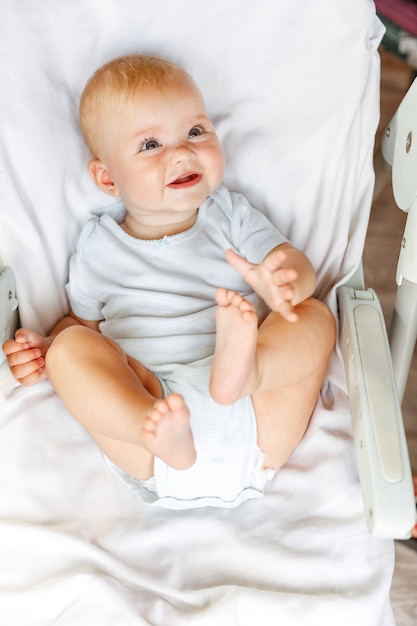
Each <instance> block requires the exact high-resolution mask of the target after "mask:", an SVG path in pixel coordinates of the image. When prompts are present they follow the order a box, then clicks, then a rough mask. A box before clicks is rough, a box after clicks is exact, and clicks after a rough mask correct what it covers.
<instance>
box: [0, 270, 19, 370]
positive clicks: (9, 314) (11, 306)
mask: <svg viewBox="0 0 417 626" xmlns="http://www.w3.org/2000/svg"><path fill="white" fill-rule="evenodd" d="M18 322H19V320H18V302H17V298H16V281H15V277H14V273H13V270H12V269H11V268H10V267H5V266H2V265H1V262H0V364H1V363H3V361H4V360H5V358H6V357H5V355H4V352H3V350H1V346H2V345H3V342H4V341H5V340H6V339H9V338H10V337H13V336H14V333H15V331H16V329H17V327H18Z"/></svg>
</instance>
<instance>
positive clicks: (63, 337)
mask: <svg viewBox="0 0 417 626" xmlns="http://www.w3.org/2000/svg"><path fill="white" fill-rule="evenodd" d="M94 332H95V331H93V330H91V329H90V328H87V327H85V326H81V325H78V324H77V325H74V326H68V328H64V329H63V330H62V331H61V332H60V333H59V334H58V335H57V336H56V337H55V339H54V340H53V342H52V343H51V345H50V347H49V349H48V352H47V353H46V357H45V361H46V367H47V368H48V367H51V366H52V367H54V366H55V364H57V363H58V364H63V363H66V362H68V359H69V358H71V356H72V355H79V354H80V352H81V349H85V347H86V345H87V344H88V343H89V340H90V335H91V333H94ZM95 334H97V333H95Z"/></svg>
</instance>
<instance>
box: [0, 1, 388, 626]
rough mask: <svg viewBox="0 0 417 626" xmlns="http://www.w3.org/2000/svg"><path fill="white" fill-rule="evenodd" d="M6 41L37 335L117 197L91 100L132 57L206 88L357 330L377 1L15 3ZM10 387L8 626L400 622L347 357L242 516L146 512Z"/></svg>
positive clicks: (79, 434) (47, 409)
mask: <svg viewBox="0 0 417 626" xmlns="http://www.w3.org/2000/svg"><path fill="white" fill-rule="evenodd" d="M0 29H1V32H0V35H1V36H0V58H1V66H0V76H1V89H0V125H1V142H0V181H1V184H0V198H1V204H0V207H1V208H0V256H1V257H2V258H3V260H4V261H5V262H6V263H7V264H9V265H11V266H12V267H13V268H14V271H15V274H16V278H17V288H18V299H19V304H20V314H21V319H22V324H24V325H27V326H30V327H33V328H35V329H37V330H38V331H41V332H47V330H48V329H49V328H50V327H51V326H52V325H53V324H54V323H55V321H56V320H57V319H58V318H59V317H60V316H61V315H62V314H63V313H64V312H65V311H66V310H67V302H66V299H65V291H64V284H65V281H66V276H67V264H68V257H69V255H70V253H71V252H72V250H73V248H74V245H75V241H76V237H77V235H78V232H79V230H80V227H81V225H82V223H83V221H84V220H85V218H86V215H87V213H88V211H89V210H91V209H92V208H97V207H99V206H101V205H103V203H104V202H105V201H106V198H105V197H104V196H103V195H102V194H101V193H100V192H99V191H97V190H96V189H95V188H94V186H93V183H92V182H91V181H90V179H89V176H88V174H87V172H86V163H87V159H88V155H87V151H86V148H85V147H84V144H83V141H82V138H81V136H80V132H79V129H78V125H77V105H78V99H79V95H80V93H81V90H82V88H83V86H84V84H85V81H86V80H87V78H88V76H89V75H90V74H91V72H92V71H93V70H94V69H95V68H96V67H98V66H99V65H100V64H102V63H103V62H104V61H106V60H108V59H110V58H112V57H114V56H117V55H120V54H125V53H129V52H133V51H140V52H151V53H156V54H159V55H161V56H167V57H169V58H171V59H172V60H174V61H176V62H178V63H180V64H182V65H183V66H184V67H185V68H186V69H187V70H188V71H189V72H190V73H191V74H192V75H193V76H194V78H195V79H196V81H197V82H198V83H199V85H200V86H201V89H202V91H203V93H204V95H205V98H206V100H207V104H208V109H209V111H210V113H211V115H212V117H213V119H214V121H215V123H216V126H217V129H218V133H219V136H220V138H221V140H222V142H223V146H224V149H225V152H226V158H227V162H228V167H227V174H226V183H227V184H228V185H229V187H230V188H232V189H236V190H240V191H243V192H245V193H246V195H247V196H248V197H249V199H250V200H251V201H252V203H253V204H255V205H256V206H258V207H259V208H260V209H262V210H264V211H265V212H266V213H267V214H268V215H269V217H270V218H271V219H272V221H274V222H275V223H276V224H277V225H278V226H279V228H280V230H281V231H282V232H283V233H284V234H286V235H287V236H288V237H289V238H290V239H291V240H292V241H293V243H294V244H295V245H297V246H299V247H301V248H303V249H304V250H305V251H306V252H307V254H308V255H309V256H310V258H311V259H312V261H313V263H314V265H315V267H316V269H317V273H318V277H319V287H318V291H317V295H319V296H320V297H322V298H324V299H326V301H327V302H328V304H329V305H330V307H331V308H332V310H333V312H334V313H335V314H336V304H335V287H336V285H337V284H339V283H340V282H342V281H343V280H344V279H345V278H346V277H347V276H349V275H350V274H351V273H352V272H353V270H354V269H355V268H356V266H357V265H358V263H359V261H360V258H361V255H362V248H363V242H364V238H365V234H366V226H367V222H368V215H369V209H370V203H371V195H372V185H373V172H372V150H373V139H374V134H375V130H376V126H377V122H378V91H379V90H378V88H379V59H378V55H377V51H376V49H377V46H378V43H379V41H380V38H381V35H382V33H381V26H380V24H379V22H378V20H377V19H376V18H375V10H374V5H373V2H371V1H370V0H349V2H346V0H315V2H311V0H280V1H279V2H277V1H276V0H260V1H259V2H253V1H251V0H227V2H225V1H224V0H206V1H205V2H202V1H201V0H194V1H193V2H191V0H172V1H170V2H168V1H166V2H163V1H162V0H154V2H151V3H150V2H146V1H145V0H71V1H66V2H65V1H64V0H61V1H59V2H58V0H55V1H54V0H36V2H34V1H33V0H19V1H17V0H3V2H2V11H1V24H0ZM110 201H111V200H108V202H110ZM0 389H1V392H0V489H1V492H0V493H1V497H0V565H1V567H0V623H1V624H4V625H5V626H6V625H7V626H49V625H55V624H56V625H59V626H70V625H71V626H91V625H96V624H97V625H100V626H116V625H119V624H120V625H123V626H125V625H129V626H130V625H132V626H133V625H134V626H138V625H142V624H154V625H157V626H162V625H164V626H165V625H167V626H176V625H177V624H178V625H185V624H187V625H192V626H206V625H209V626H212V625H214V624H215V625H216V626H222V625H225V626H229V625H230V626H231V625H239V626H253V625H254V624H257V623H263V624H283V625H284V626H293V625H296V626H299V625H306V626H307V625H308V626H316V625H317V626H319V625H320V626H321V625H323V624H328V623H329V624H330V623H332V624H338V625H339V626H348V625H349V626H351V625H352V624H354V625H355V626H361V625H363V626H392V624H393V618H392V612H391V608H390V604H389V588H390V582H391V576H392V569H393V545H392V542H391V541H386V540H382V539H377V538H375V537H371V536H370V535H369V534H368V533H367V530H366V528H365V522H364V516H363V508H362V501H361V494H360V489H359V485H358V478H357V470H356V464H355V456H354V449H353V442H352V434H351V424H350V415H349V410H348V403H347V399H346V395H345V383H344V376H343V369H342V365H341V358H340V355H339V353H338V351H335V354H334V356H333V358H332V361H331V365H330V367H329V372H328V378H327V381H326V384H325V386H324V389H323V393H322V396H321V397H320V399H319V402H318V405H317V409H316V411H315V413H314V416H313V419H312V421H311V425H310V427H309V430H308V432H307V434H306V436H305V438H304V439H303V441H302V442H301V444H300V445H299V447H298V448H297V450H296V451H295V452H294V454H293V455H292V457H291V459H290V461H289V462H288V463H287V464H286V466H285V467H284V468H283V469H282V470H281V471H280V472H279V473H278V474H277V476H276V478H275V479H274V480H273V482H272V484H271V485H270V487H269V488H268V491H267V495H266V496H265V497H264V498H263V499H260V500H255V501H249V502H246V503H244V504H243V505H241V506H240V507H238V508H237V509H234V510H220V509H211V508H206V509H200V510H193V511H185V512H175V511H174V512H173V511H161V510H155V509H153V508H150V507H148V506H147V505H144V504H142V503H141V502H139V501H138V500H137V499H136V498H135V497H134V496H133V495H132V494H131V493H130V492H129V491H128V490H127V489H125V487H124V486H123V485H122V484H121V483H119V481H118V480H117V478H116V477H115V476H113V474H112V473H111V472H110V471H109V470H108V468H107V466H106V464H105V462H104V461H103V458H102V456H101V454H100V452H99V451H98V449H97V448H96V446H95V445H94V444H93V442H92V441H91V440H90V439H89V437H88V436H87V434H86V433H85V432H84V431H83V430H82V428H81V427H80V426H79V425H78V424H77V423H76V422H75V421H74V420H73V419H72V418H71V416H70V415H68V413H67V412H66V411H65V409H64V408H63V406H62V405H61V403H60V401H59V399H58V398H57V397H56V395H55V394H54V393H53V391H52V389H51V387H50V385H49V383H48V382H43V383H41V384H39V385H37V386H35V387H32V388H23V387H19V386H18V385H17V384H16V383H15V381H14V380H13V379H12V377H11V375H10V373H9V371H8V369H7V366H6V365H3V366H2V368H1V369H0ZM289 419H290V416H289Z"/></svg>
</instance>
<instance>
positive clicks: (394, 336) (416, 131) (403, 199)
mask: <svg viewBox="0 0 417 626" xmlns="http://www.w3.org/2000/svg"><path fill="white" fill-rule="evenodd" d="M381 150H382V154H383V156H384V158H385V159H386V161H387V162H388V163H389V164H390V165H391V166H392V188H393V194H394V198H395V201H396V203H397V205H398V206H399V208H400V209H401V210H402V211H404V212H406V213H408V215H407V222H406V225H405V229H404V235H403V238H402V241H401V248H400V254H399V258H398V265H397V273H396V281H397V285H398V289H397V294H396V298H395V302H394V308H393V314H392V321H391V327H390V333H389V342H390V346H391V354H392V361H393V366H394V371H395V375H396V379H397V388H398V393H399V396H400V399H402V398H403V395H404V391H405V387H406V383H407V378H408V372H409V368H410V364H411V360H412V357H413V353H414V348H415V343H416V338H417V176H416V173H417V79H415V80H414V82H413V83H412V85H411V87H410V89H409V90H408V92H407V94H406V95H405V97H404V99H403V101H402V102H401V104H400V106H399V107H398V110H397V111H396V113H395V115H394V116H393V118H392V120H391V121H390V123H389V125H388V128H387V130H386V132H385V136H384V138H383V141H382V146H381Z"/></svg>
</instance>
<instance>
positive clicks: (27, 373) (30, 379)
mask: <svg viewBox="0 0 417 626" xmlns="http://www.w3.org/2000/svg"><path fill="white" fill-rule="evenodd" d="M10 369H11V372H12V374H13V376H14V377H15V378H16V380H18V381H19V382H20V383H21V384H22V385H33V384H34V383H35V382H37V381H38V380H39V379H40V377H41V376H42V375H43V374H44V371H45V360H44V359H43V358H41V359H37V360H35V361H30V362H28V363H23V364H21V365H15V366H13V367H11V368H10Z"/></svg>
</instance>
